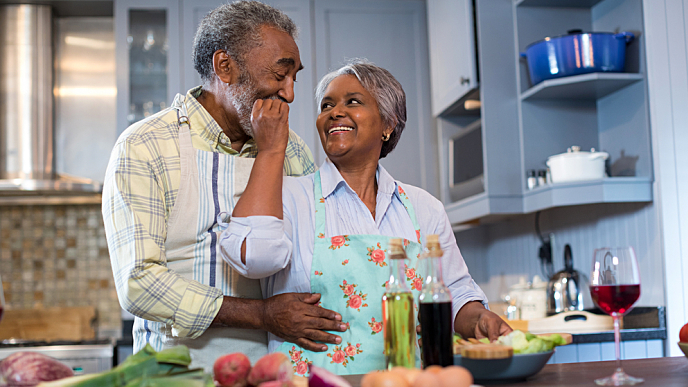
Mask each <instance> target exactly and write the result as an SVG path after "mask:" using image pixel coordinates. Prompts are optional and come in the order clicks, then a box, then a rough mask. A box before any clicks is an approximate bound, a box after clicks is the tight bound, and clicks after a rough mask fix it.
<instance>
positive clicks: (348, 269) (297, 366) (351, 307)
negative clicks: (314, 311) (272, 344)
mask: <svg viewBox="0 0 688 387" xmlns="http://www.w3.org/2000/svg"><path fill="white" fill-rule="evenodd" d="M398 189H399V197H400V198H401V201H402V203H403V204H404V206H405V207H406V211H407V212H408V214H409V216H410V217H411V221H412V222H413V227H414V228H415V229H416V237H417V240H416V241H409V240H407V239H403V242H404V246H406V254H407V255H408V257H409V260H408V261H407V268H406V278H407V281H408V282H407V283H408V286H409V288H410V289H412V292H413V295H414V299H415V300H418V294H419V291H420V289H421V287H422V285H423V280H422V278H421V277H420V275H418V274H417V273H416V270H415V267H416V261H417V259H418V256H419V254H420V253H421V251H422V246H421V243H420V240H421V237H420V227H419V226H418V221H417V220H416V214H415V212H414V210H413V207H412V206H411V202H410V201H409V199H408V196H406V193H405V192H404V190H403V189H402V188H401V187H400V186H399V187H398ZM314 193H315V196H314V198H315V245H314V248H313V262H312V265H311V273H310V277H311V292H313V293H320V294H321V299H320V306H322V307H323V308H327V309H330V310H334V311H337V312H339V313H340V314H341V315H342V321H343V322H344V323H346V324H347V325H348V329H347V330H346V332H332V333H334V334H337V335H339V336H341V338H342V342H341V344H340V345H334V344H329V345H328V350H327V352H312V351H308V350H304V349H302V348H301V347H299V346H297V345H295V344H293V343H288V342H284V343H282V345H281V346H280V347H279V348H278V349H277V351H279V352H283V353H285V354H287V355H289V357H290V358H291V362H292V365H293V368H294V373H295V374H297V375H305V374H307V372H308V366H309V365H315V366H318V367H322V368H325V369H327V370H329V371H331V372H333V373H335V374H338V375H351V374H365V373H367V372H370V371H372V370H381V369H384V368H385V355H384V341H383V337H382V336H383V333H382V295H383V294H384V292H385V285H386V283H387V281H388V280H389V274H390V273H389V266H388V259H387V257H386V254H387V251H386V250H387V249H388V244H389V241H390V239H392V237H388V236H382V235H364V234H360V235H338V236H333V237H331V238H325V224H326V213H325V199H324V197H323V195H322V187H321V185H320V172H316V174H315V181H314ZM416 307H417V305H416ZM415 314H416V313H414V315H415ZM416 354H417V355H416V358H417V359H418V350H416Z"/></svg>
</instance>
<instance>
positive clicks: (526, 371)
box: [454, 351, 554, 382]
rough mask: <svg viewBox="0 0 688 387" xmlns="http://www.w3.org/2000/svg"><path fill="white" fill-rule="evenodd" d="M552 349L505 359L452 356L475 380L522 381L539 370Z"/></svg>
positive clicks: (456, 363)
mask: <svg viewBox="0 0 688 387" xmlns="http://www.w3.org/2000/svg"><path fill="white" fill-rule="evenodd" d="M553 354H554V351H548V352H541V353H532V354H526V355H514V356H512V357H509V358H506V359H468V358H462V357H461V356H460V355H455V356H454V364H455V365H460V366H462V367H465V368H466V369H468V370H469V371H471V374H473V379H475V381H476V382H482V381H500V382H506V381H522V380H525V379H526V378H527V377H529V376H533V375H535V374H537V373H538V372H540V370H541V369H542V367H544V366H545V364H547V362H548V361H549V358H550V357H552V355H553Z"/></svg>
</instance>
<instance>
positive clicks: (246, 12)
mask: <svg viewBox="0 0 688 387" xmlns="http://www.w3.org/2000/svg"><path fill="white" fill-rule="evenodd" d="M262 26H269V27H274V28H276V29H278V30H279V31H283V32H285V33H287V34H289V35H290V36H291V37H292V38H293V39H294V40H296V37H297V34H298V32H297V28H296V24H294V21H293V20H291V19H290V18H289V16H287V15H285V14H284V13H283V12H282V11H280V10H278V9H276V8H273V7H271V6H269V5H266V4H263V3H260V2H258V1H236V2H234V3H231V4H223V5H221V6H219V7H217V8H215V9H214V10H212V11H211V12H210V13H209V14H207V15H206V16H205V17H204V18H203V20H202V21H201V23H200V25H199V26H198V30H197V31H196V37H195V38H194V44H193V61H194V68H195V69H196V71H198V73H199V74H200V75H201V79H202V80H203V82H208V81H210V80H212V78H213V75H214V74H215V72H214V70H213V54H214V53H215V51H217V50H225V51H227V54H228V55H229V56H230V57H231V58H232V59H234V60H235V61H236V62H237V63H238V64H239V66H240V67H241V71H242V73H243V72H244V71H245V69H246V67H245V59H246V54H248V52H249V51H251V49H253V48H254V47H257V46H259V45H260V44H261V43H262V37H261V34H260V32H261V31H260V29H261V27H262Z"/></svg>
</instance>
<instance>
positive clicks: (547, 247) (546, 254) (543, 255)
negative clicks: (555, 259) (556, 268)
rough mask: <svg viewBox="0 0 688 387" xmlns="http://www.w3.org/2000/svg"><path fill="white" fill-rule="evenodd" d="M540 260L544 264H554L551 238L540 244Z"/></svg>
mask: <svg viewBox="0 0 688 387" xmlns="http://www.w3.org/2000/svg"><path fill="white" fill-rule="evenodd" d="M538 256H539V257H540V260H541V261H542V263H543V264H548V265H551V264H552V242H551V239H548V240H545V242H544V243H543V244H542V245H540V252H539V254H538Z"/></svg>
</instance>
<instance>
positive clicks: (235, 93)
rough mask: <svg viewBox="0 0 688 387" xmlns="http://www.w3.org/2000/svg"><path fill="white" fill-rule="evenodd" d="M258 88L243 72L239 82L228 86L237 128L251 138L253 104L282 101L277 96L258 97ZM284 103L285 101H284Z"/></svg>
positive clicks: (246, 73)
mask: <svg viewBox="0 0 688 387" xmlns="http://www.w3.org/2000/svg"><path fill="white" fill-rule="evenodd" d="M257 89H258V88H257V87H256V83H255V82H254V81H253V79H251V76H250V75H248V72H244V73H243V74H241V76H240V77H239V82H237V83H236V84H233V85H229V91H228V93H229V98H230V100H231V102H232V105H234V109H236V112H237V116H238V118H239V126H241V129H243V130H244V132H245V133H246V134H247V135H248V136H249V137H253V126H251V112H252V111H253V104H254V103H255V102H256V100H258V99H280V100H282V101H284V99H282V98H281V97H280V96H278V95H277V94H273V95H271V96H269V97H260V96H259V95H258V94H259V92H258V90H257ZM285 102H286V101H285Z"/></svg>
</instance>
